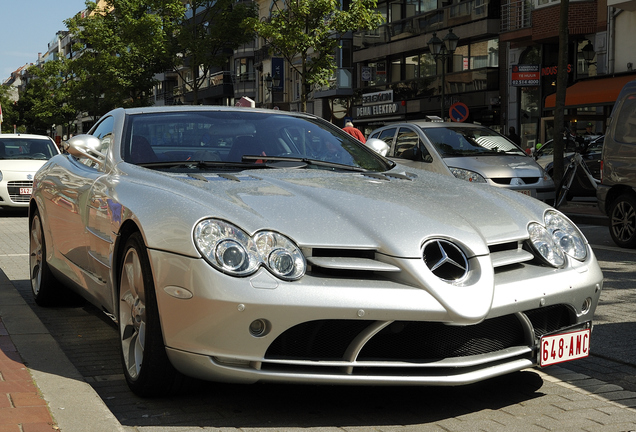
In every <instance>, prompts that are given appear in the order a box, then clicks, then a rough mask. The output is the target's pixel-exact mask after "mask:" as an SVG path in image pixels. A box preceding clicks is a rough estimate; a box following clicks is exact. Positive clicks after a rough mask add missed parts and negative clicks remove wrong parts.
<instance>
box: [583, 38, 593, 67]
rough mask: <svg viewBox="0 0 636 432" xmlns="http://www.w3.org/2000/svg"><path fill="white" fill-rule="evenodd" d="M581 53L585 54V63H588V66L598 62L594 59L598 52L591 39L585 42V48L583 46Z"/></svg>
mask: <svg viewBox="0 0 636 432" xmlns="http://www.w3.org/2000/svg"><path fill="white" fill-rule="evenodd" d="M581 54H583V60H585V63H586V64H587V65H588V67H589V66H590V65H593V64H596V62H595V61H592V60H594V56H595V55H596V52H594V45H592V42H590V41H589V40H588V41H587V44H585V46H584V47H583V48H581Z"/></svg>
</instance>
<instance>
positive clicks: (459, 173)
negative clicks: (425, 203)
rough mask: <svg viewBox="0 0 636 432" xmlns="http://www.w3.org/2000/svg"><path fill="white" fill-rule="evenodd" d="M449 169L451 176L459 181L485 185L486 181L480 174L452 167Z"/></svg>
mask: <svg viewBox="0 0 636 432" xmlns="http://www.w3.org/2000/svg"><path fill="white" fill-rule="evenodd" d="M449 168H450V170H451V172H452V173H453V175H454V176H455V177H457V178H458V179H460V180H466V181H467V182H471V183H486V179H485V178H484V177H483V176H482V175H481V174H479V173H476V172H475V171H470V170H466V169H462V168H454V167H449Z"/></svg>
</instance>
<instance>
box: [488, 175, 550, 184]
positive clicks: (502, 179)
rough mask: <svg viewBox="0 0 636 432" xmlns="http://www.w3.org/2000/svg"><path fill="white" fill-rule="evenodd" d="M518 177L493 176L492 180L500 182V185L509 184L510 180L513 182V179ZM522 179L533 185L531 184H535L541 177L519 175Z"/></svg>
mask: <svg viewBox="0 0 636 432" xmlns="http://www.w3.org/2000/svg"><path fill="white" fill-rule="evenodd" d="M513 178H516V177H494V178H493V177H491V178H490V180H492V181H493V183H496V184H499V185H509V184H510V182H512V179H513ZM519 178H520V179H521V180H523V182H524V183H525V184H527V185H531V184H535V183H537V182H538V181H539V177H519Z"/></svg>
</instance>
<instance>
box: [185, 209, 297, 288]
mask: <svg viewBox="0 0 636 432" xmlns="http://www.w3.org/2000/svg"><path fill="white" fill-rule="evenodd" d="M194 243H195V244H196V246H197V249H198V250H199V252H200V253H201V255H203V257H204V258H205V259H206V260H207V261H208V262H209V263H210V264H212V266H213V267H215V268H217V269H218V270H220V271H222V272H224V273H228V274H231V275H234V276H247V275H250V274H252V273H254V272H256V270H258V268H259V267H260V266H261V265H264V266H265V267H267V268H268V269H269V270H270V271H271V272H272V273H273V274H274V275H275V276H276V277H278V278H280V279H283V280H297V279H300V278H301V277H302V276H303V275H304V274H305V270H306V268H307V265H306V262H305V257H304V256H303V254H302V253H301V252H300V249H298V247H297V246H296V245H295V244H294V243H293V242H292V241H291V240H289V239H288V238H287V237H285V236H283V235H282V234H279V233H277V232H274V231H260V232H258V233H256V234H255V235H254V236H253V237H250V236H249V235H248V234H247V233H245V232H244V231H243V230H241V229H240V228H238V227H236V226H234V225H232V224H230V223H228V222H225V221H221V220H216V219H206V220H203V221H201V222H199V223H198V224H197V225H196V226H195V228H194Z"/></svg>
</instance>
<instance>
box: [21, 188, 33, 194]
mask: <svg viewBox="0 0 636 432" xmlns="http://www.w3.org/2000/svg"><path fill="white" fill-rule="evenodd" d="M32 191H33V188H20V195H31V192H32Z"/></svg>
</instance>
